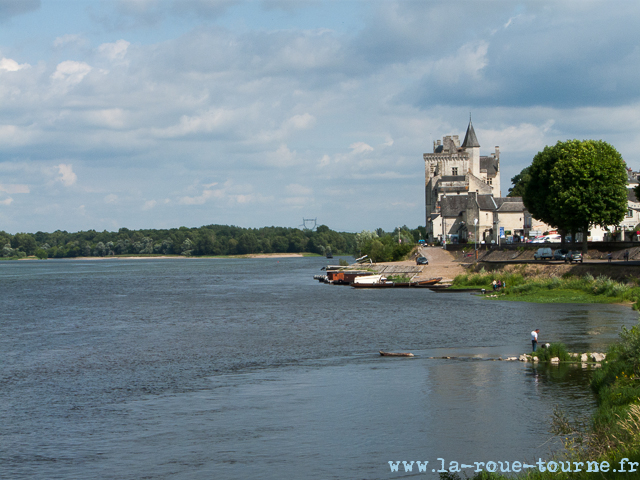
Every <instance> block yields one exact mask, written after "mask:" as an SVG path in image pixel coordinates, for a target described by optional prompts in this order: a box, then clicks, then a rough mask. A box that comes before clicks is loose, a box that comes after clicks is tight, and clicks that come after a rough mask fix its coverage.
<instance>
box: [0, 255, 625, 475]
mask: <svg viewBox="0 0 640 480" xmlns="http://www.w3.org/2000/svg"><path fill="white" fill-rule="evenodd" d="M333 261H334V262H335V263H337V259H334V260H333ZM325 264H326V260H325V259H323V258H281V259H273V258H271V259H224V260H221V259H144V260H125V259H112V260H101V261H65V260H60V261H55V260H47V261H24V262H2V263H0V351H1V352H2V369H1V372H0V418H2V427H1V429H0V477H2V478H12V479H93V478H96V479H98V478H99V479H111V478H112V479H140V478H153V479H194V478H198V479H199V478H211V479H248V478H261V479H265V480H270V479H274V480H275V479H277V480H280V479H282V478H292V479H334V478H335V479H378V478H380V479H387V478H400V477H405V476H410V475H420V476H422V477H425V478H436V475H437V473H433V472H432V470H435V469H438V468H440V465H441V463H440V462H441V461H439V460H437V459H438V458H443V459H444V460H445V462H446V465H447V466H449V465H450V463H449V462H451V461H457V462H459V463H461V464H462V463H464V464H471V463H473V462H487V461H509V462H513V461H521V462H527V461H528V462H531V461H535V460H537V459H538V458H543V459H549V458H550V457H551V455H552V454H553V452H554V451H556V450H557V449H558V448H559V447H558V444H557V442H555V441H554V440H553V439H552V438H551V437H550V435H549V433H548V430H549V421H550V417H551V413H552V411H553V409H554V407H555V406H556V405H558V406H560V407H561V408H563V409H564V410H565V411H566V412H568V413H569V414H570V415H588V414H589V413H590V412H592V411H593V408H594V405H595V402H594V398H593V396H592V394H591V393H590V391H589V389H588V375H589V372H588V371H583V370H582V369H580V368H577V369H576V368H568V367H560V368H558V367H555V368H551V367H538V368H534V367H533V366H532V365H530V364H523V363H520V362H499V361H491V360H490V359H491V358H495V357H498V356H508V355H517V354H520V353H523V352H525V351H528V350H530V342H529V332H530V331H531V330H533V329H534V328H540V329H541V334H540V339H541V341H562V342H564V343H565V344H567V345H568V346H569V347H570V348H571V349H573V350H575V351H602V350H604V349H605V348H606V345H608V344H609V343H611V342H612V341H614V340H615V339H616V338H617V334H618V332H619V330H620V327H621V326H622V325H626V326H631V325H633V324H635V323H636V322H637V313H635V312H633V311H632V310H631V309H629V308H628V307H626V308H625V307H621V306H616V305H578V304H573V305H558V304H556V305H544V304H542V305H541V304H527V303H520V302H495V301H487V300H483V299H480V298H478V297H476V296H473V295H470V294H469V293H455V294H446V293H433V292H431V291H428V290H424V289H399V290H397V289H393V290H356V289H352V288H350V287H343V286H332V285H324V284H319V283H318V282H316V281H315V280H313V278H312V277H313V275H314V274H316V273H321V272H320V267H321V266H323V265H325ZM381 349H383V350H388V351H411V352H413V353H414V354H415V355H416V356H415V357H414V358H389V357H380V356H379V355H378V353H377V352H378V350H381ZM445 356H450V357H455V358H451V359H442V358H440V359H430V358H428V357H445ZM403 460H405V461H407V462H411V461H421V462H424V461H429V465H428V468H427V471H426V473H417V472H418V467H417V466H415V465H414V467H413V472H412V473H405V471H404V467H403V465H402V464H400V466H399V471H398V472H392V471H391V467H390V466H389V463H388V462H389V461H393V462H394V463H395V462H397V461H403ZM432 467H433V468H432ZM467 473H469V474H470V473H472V472H471V471H470V470H467Z"/></svg>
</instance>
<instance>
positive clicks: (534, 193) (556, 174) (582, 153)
mask: <svg viewBox="0 0 640 480" xmlns="http://www.w3.org/2000/svg"><path fill="white" fill-rule="evenodd" d="M522 200H523V202H524V204H525V206H526V207H527V209H528V210H529V212H530V213H531V215H533V217H534V218H537V219H539V220H542V221H543V222H545V223H548V224H549V225H552V226H554V227H557V228H558V229H560V230H564V231H571V232H576V231H578V230H581V231H582V232H583V235H582V239H583V251H584V252H586V249H587V231H588V230H589V227H590V226H591V225H599V226H601V227H606V226H608V225H617V224H618V223H620V222H621V221H622V219H623V218H624V215H625V213H626V211H627V173H626V165H625V163H624V160H623V159H622V156H621V155H620V153H618V151H617V150H616V149H615V148H614V147H612V146H611V145H609V144H608V143H607V142H603V141H602V140H583V141H580V140H568V141H566V142H558V143H556V144H555V145H554V146H551V147H549V146H548V147H545V149H544V150H543V151H542V152H538V154H536V156H535V157H533V162H532V164H531V167H530V170H529V180H528V182H526V184H525V189H524V193H523V195H522ZM574 238H575V235H574Z"/></svg>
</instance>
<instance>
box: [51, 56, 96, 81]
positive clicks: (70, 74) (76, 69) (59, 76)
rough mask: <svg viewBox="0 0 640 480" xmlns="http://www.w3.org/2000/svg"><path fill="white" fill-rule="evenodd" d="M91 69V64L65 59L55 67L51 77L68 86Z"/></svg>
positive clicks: (79, 79)
mask: <svg viewBox="0 0 640 480" xmlns="http://www.w3.org/2000/svg"><path fill="white" fill-rule="evenodd" d="M90 71H91V66H89V65H88V64H87V63H85V62H76V61H74V60H65V61H64V62H61V63H59V64H58V66H57V67H56V71H55V72H54V73H53V74H52V75H51V78H52V79H53V80H55V81H58V82H63V83H65V84H67V85H69V86H71V85H76V84H78V83H80V82H81V81H82V79H83V78H84V77H85V76H86V75H87V74H88V73H89V72H90Z"/></svg>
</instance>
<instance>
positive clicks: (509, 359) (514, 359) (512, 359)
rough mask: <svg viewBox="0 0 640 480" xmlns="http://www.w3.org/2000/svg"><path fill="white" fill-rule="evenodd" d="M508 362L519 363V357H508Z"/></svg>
mask: <svg viewBox="0 0 640 480" xmlns="http://www.w3.org/2000/svg"><path fill="white" fill-rule="evenodd" d="M506 360H507V361H508V362H516V361H518V357H507V358H506Z"/></svg>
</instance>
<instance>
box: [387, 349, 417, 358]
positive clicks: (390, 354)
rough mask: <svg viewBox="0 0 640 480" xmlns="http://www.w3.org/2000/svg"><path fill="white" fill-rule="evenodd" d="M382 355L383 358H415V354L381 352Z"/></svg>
mask: <svg viewBox="0 0 640 480" xmlns="http://www.w3.org/2000/svg"><path fill="white" fill-rule="evenodd" d="M380 355H382V356H383V357H413V356H414V355H413V353H409V352H397V353H396V352H383V351H382V350H380Z"/></svg>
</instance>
